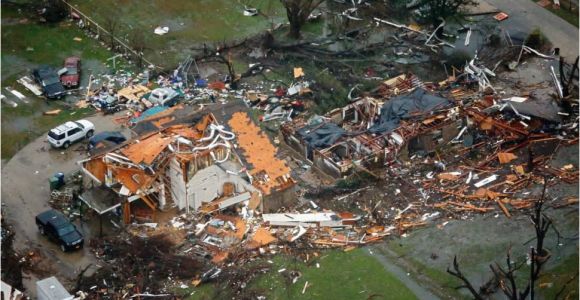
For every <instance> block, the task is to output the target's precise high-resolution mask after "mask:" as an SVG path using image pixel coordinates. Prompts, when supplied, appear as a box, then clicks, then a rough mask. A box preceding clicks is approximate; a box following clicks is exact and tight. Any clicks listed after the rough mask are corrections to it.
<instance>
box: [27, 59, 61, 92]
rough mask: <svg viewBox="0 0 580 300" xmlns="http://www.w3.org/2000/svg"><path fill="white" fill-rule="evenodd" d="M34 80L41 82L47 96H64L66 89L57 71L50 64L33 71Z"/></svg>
mask: <svg viewBox="0 0 580 300" xmlns="http://www.w3.org/2000/svg"><path fill="white" fill-rule="evenodd" d="M32 75H33V76H34V80H36V82H38V84H40V86H41V87H42V90H43V91H44V95H45V96H46V97H47V98H50V99H55V98H58V99H60V98H62V97H63V96H64V93H65V90H64V87H63V86H62V83H61V82H60V78H59V77H58V74H57V72H56V71H55V70H54V69H53V68H51V67H48V66H42V67H40V68H38V69H36V70H34V71H33V72H32Z"/></svg>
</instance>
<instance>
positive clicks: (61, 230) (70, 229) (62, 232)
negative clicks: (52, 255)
mask: <svg viewBox="0 0 580 300" xmlns="http://www.w3.org/2000/svg"><path fill="white" fill-rule="evenodd" d="M73 231H75V228H74V227H73V226H72V225H67V226H64V227H61V228H59V229H58V236H64V235H67V234H69V233H71V232H73Z"/></svg>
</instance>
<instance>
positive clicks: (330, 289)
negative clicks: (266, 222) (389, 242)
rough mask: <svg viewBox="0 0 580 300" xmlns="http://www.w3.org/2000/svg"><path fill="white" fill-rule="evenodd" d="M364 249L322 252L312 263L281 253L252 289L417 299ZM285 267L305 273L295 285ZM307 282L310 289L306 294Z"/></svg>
mask: <svg viewBox="0 0 580 300" xmlns="http://www.w3.org/2000/svg"><path fill="white" fill-rule="evenodd" d="M363 251H364V250H363V249H355V250H353V251H350V252H343V251H329V252H322V253H321V256H320V257H318V258H315V261H316V262H314V263H311V264H310V265H309V266H307V265H305V264H304V263H303V262H301V261H296V262H295V260H294V258H293V257H287V256H282V255H280V256H277V257H275V259H274V260H273V261H274V264H273V267H272V270H271V271H270V272H269V273H268V274H265V275H262V276H260V277H258V279H257V280H256V281H254V282H252V283H251V284H250V288H254V289H257V290H262V291H267V295H266V296H267V299H298V298H300V299H367V298H369V297H371V296H373V295H374V296H373V299H416V297H415V295H414V294H413V292H412V291H411V290H409V289H408V288H407V287H406V286H405V285H403V283H401V282H400V281H399V280H398V279H396V278H395V277H394V276H393V275H392V274H390V273H388V272H387V271H386V270H385V269H384V268H383V266H382V265H381V264H380V263H378V262H377V261H376V260H375V259H374V258H372V257H370V256H368V255H366V254H364V253H363ZM316 263H318V264H319V265H320V268H317V267H316ZM282 268H286V269H287V270H296V269H297V270H299V271H300V272H301V273H302V276H301V277H300V278H299V279H298V281H297V282H296V283H295V284H291V283H287V279H286V278H285V277H283V275H282V274H281V273H279V272H278V270H280V269H282ZM306 281H308V288H307V289H306V291H305V293H304V294H302V290H303V288H304V285H305V283H306Z"/></svg>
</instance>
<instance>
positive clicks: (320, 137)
mask: <svg viewBox="0 0 580 300" xmlns="http://www.w3.org/2000/svg"><path fill="white" fill-rule="evenodd" d="M297 133H298V134H299V135H300V136H301V137H302V139H303V140H304V141H305V142H307V143H308V145H309V146H310V147H313V148H327V147H330V146H332V145H334V143H336V141H338V139H340V138H341V137H343V136H344V135H345V134H346V131H345V130H344V129H342V128H341V127H339V126H338V125H336V124H334V123H324V124H320V125H308V126H305V127H302V128H300V129H298V131H297Z"/></svg>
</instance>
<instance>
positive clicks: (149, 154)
mask: <svg viewBox="0 0 580 300" xmlns="http://www.w3.org/2000/svg"><path fill="white" fill-rule="evenodd" d="M170 142H171V138H169V137H163V136H161V135H159V134H154V135H152V136H149V137H147V138H145V139H142V140H140V141H139V142H138V143H137V142H135V143H133V144H131V145H129V146H127V147H125V148H123V149H121V153H123V154H124V155H125V156H127V158H129V159H130V160H131V161H132V162H133V163H135V164H140V163H142V162H143V163H146V164H148V165H150V164H151V163H152V162H153V161H154V160H155V158H157V156H158V155H159V154H160V153H161V151H163V150H164V149H165V147H167V145H169V143H170Z"/></svg>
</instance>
